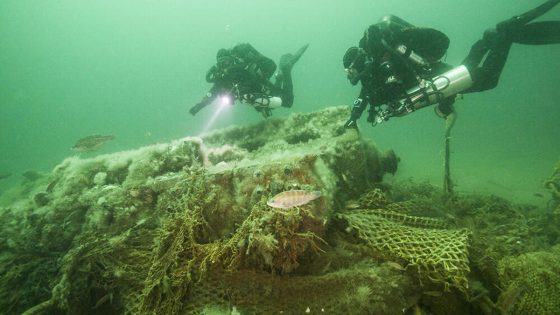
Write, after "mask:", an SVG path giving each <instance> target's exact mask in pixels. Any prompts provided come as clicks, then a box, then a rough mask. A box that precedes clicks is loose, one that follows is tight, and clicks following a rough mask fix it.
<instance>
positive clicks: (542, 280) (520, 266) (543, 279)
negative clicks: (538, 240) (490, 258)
mask: <svg viewBox="0 0 560 315" xmlns="http://www.w3.org/2000/svg"><path fill="white" fill-rule="evenodd" d="M558 261H560V246H556V247H554V248H553V250H552V251H550V252H546V251H541V252H533V253H527V254H523V255H519V256H517V257H506V258H504V259H502V260H500V262H499V263H498V272H499V273H500V277H501V286H502V287H503V290H504V291H503V293H502V295H501V296H500V299H499V300H498V306H499V307H500V308H501V309H502V310H504V311H505V312H507V314H512V315H513V314H535V315H540V314H542V315H544V314H557V313H558V310H559V309H560V267H559V265H558Z"/></svg>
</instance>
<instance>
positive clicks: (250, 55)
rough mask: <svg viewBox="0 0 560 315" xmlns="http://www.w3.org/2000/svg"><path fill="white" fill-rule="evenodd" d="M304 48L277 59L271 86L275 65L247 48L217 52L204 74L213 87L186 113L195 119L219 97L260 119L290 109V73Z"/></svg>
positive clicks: (252, 49)
mask: <svg viewBox="0 0 560 315" xmlns="http://www.w3.org/2000/svg"><path fill="white" fill-rule="evenodd" d="M308 46H309V44H307V45H305V46H303V47H302V48H300V49H299V50H298V51H297V52H296V53H295V54H293V55H292V54H285V55H282V57H280V62H279V65H278V72H277V73H276V80H275V83H274V84H273V83H272V82H270V78H271V77H272V75H273V74H274V72H275V71H276V64H275V63H274V61H272V59H270V58H268V57H265V56H264V55H262V54H261V53H260V52H258V51H257V50H256V49H255V48H254V47H253V46H251V45H250V44H247V43H245V44H239V45H236V46H235V47H233V48H231V49H220V50H219V51H218V53H217V55H216V61H217V63H216V64H215V65H214V66H212V67H211V68H210V69H209V70H208V72H207V73H206V81H207V82H208V83H213V86H212V87H211V88H210V90H209V91H208V93H207V94H206V96H204V97H203V98H202V100H201V101H200V102H199V103H197V104H196V105H194V106H193V107H191V108H190V110H189V112H190V113H191V114H192V115H195V114H196V113H198V112H199V111H200V110H201V109H202V108H204V107H206V106H208V105H210V104H211V103H212V102H213V101H214V100H215V99H216V98H217V97H219V96H227V97H228V98H229V100H230V102H231V103H232V104H233V102H235V101H236V100H239V101H241V102H243V103H247V104H250V105H252V106H254V108H255V109H256V110H257V111H258V112H260V113H261V114H262V115H263V116H264V117H269V116H270V115H271V113H272V109H274V108H278V107H280V106H282V107H288V108H289V107H292V105H293V102H294V94H293V83H292V76H291V70H292V67H293V66H294V64H295V63H296V62H297V61H298V60H299V58H300V57H301V55H303V53H304V52H305V50H307V47H308Z"/></svg>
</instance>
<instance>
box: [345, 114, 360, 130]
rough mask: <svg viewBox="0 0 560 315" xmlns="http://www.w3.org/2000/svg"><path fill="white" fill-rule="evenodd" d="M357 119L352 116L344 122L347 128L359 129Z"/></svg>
mask: <svg viewBox="0 0 560 315" xmlns="http://www.w3.org/2000/svg"><path fill="white" fill-rule="evenodd" d="M356 120H357V119H354V118H352V117H350V119H348V121H346V123H344V128H346V129H358V122H357V121H356Z"/></svg>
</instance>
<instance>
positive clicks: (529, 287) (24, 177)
mask: <svg viewBox="0 0 560 315" xmlns="http://www.w3.org/2000/svg"><path fill="white" fill-rule="evenodd" d="M540 3H541V1H511V0H495V1H483V0H471V1H466V0H458V1H447V2H446V1H423V2H411V1H406V0H391V1H389V0H375V1H372V0H369V1H366V0H355V1H346V2H342V1H331V0H328V1H322V0H304V1H303V0H299V1H296V0H282V1H270V0H228V1H226V0H205V1H202V0H189V1H186V0H185V1H179V0H175V1H147V0H141V1H132V0H124V1H109V0H101V1H90V0H84V1H71V0H60V1H27V0H25V1H16V0H5V1H0V69H1V71H0V147H1V149H2V150H1V153H0V314H13V313H22V312H25V313H24V314H26V315H30V314H49V313H52V312H55V313H56V312H59V313H63V314H201V313H202V314H272V313H278V312H285V314H291V313H298V314H301V313H323V312H326V313H329V312H330V313H331V314H336V313H338V314H343V313H347V314H402V313H403V312H404V313H405V314H450V313H454V314H461V315H462V314H485V315H497V314H529V313H531V314H550V311H551V310H557V309H559V307H560V302H559V301H560V276H558V275H560V270H559V269H558V264H557V263H556V262H557V261H558V259H560V247H559V245H558V240H559V239H560V230H559V228H558V226H559V223H560V141H559V137H558V135H560V123H559V121H560V106H559V105H560V101H559V100H560V90H559V89H558V81H559V79H560V62H559V60H558V56H560V45H535V46H528V45H520V44H513V46H512V48H511V51H510V53H509V58H508V60H507V63H506V65H505V69H504V71H503V73H502V76H501V78H500V81H499V84H498V86H497V87H496V88H494V89H491V90H488V91H484V92H481V93H472V94H465V95H461V96H460V97H458V98H457V101H456V103H455V105H454V107H455V110H456V113H457V119H456V121H455V124H454V127H453V130H452V131H451V133H450V135H449V137H448V138H447V140H448V141H449V142H448V143H449V144H450V151H446V147H445V143H446V142H445V140H446V129H445V120H444V119H441V118H440V117H438V116H437V115H436V114H435V113H434V110H433V108H432V107H430V108H427V109H422V110H418V111H416V112H414V113H411V114H409V115H406V116H404V117H392V118H391V119H390V120H388V121H386V122H382V123H379V124H377V125H376V126H372V125H370V124H369V123H368V122H367V121H366V117H367V112H365V113H364V115H362V118H361V119H360V120H359V121H358V130H359V131H357V130H354V129H344V128H343V124H344V121H346V119H347V118H348V115H349V114H350V106H351V105H352V102H353V101H354V100H355V99H356V98H357V97H358V95H359V93H360V84H358V85H357V86H352V85H351V84H350V83H349V82H348V80H347V78H346V72H345V69H344V66H343V62H342V58H343V56H344V54H345V52H346V50H347V49H348V48H349V47H351V46H357V45H358V42H359V40H360V38H362V36H363V34H364V31H365V30H366V28H367V27H368V26H369V25H371V24H374V23H377V22H378V21H379V20H380V18H381V17H383V16H385V15H388V14H393V15H396V16H398V17H400V18H402V19H404V20H406V21H408V22H410V23H412V24H413V25H415V26H420V27H430V28H434V29H437V30H439V31H441V32H443V33H445V34H446V35H447V36H448V37H449V38H450V40H451V41H450V46H449V49H448V50H447V53H446V55H445V57H444V60H443V61H444V62H446V63H448V64H451V65H453V66H456V65H459V64H460V63H461V62H462V61H463V59H464V58H465V57H466V56H467V54H468V53H469V50H470V49H471V45H473V44H474V43H475V42H476V41H477V40H479V39H480V38H481V37H482V35H483V33H484V32H485V30H487V29H489V28H491V27H494V26H495V25H496V23H498V22H499V21H503V20H506V19H508V18H510V17H512V16H514V15H516V14H520V13H522V12H525V11H527V10H529V9H531V8H533V7H535V6H537V5H538V4H540ZM545 20H556V21H557V20H560V6H558V7H555V8H553V9H552V10H551V11H549V12H547V13H546V14H545V15H543V16H542V17H539V18H538V19H537V21H545ZM240 43H250V44H251V45H252V46H253V47H254V48H256V49H257V50H258V51H259V52H260V53H262V54H263V55H264V56H267V57H269V58H271V59H272V60H274V61H275V62H276V63H277V64H278V62H279V60H280V57H281V56H282V55H284V54H286V53H294V52H296V51H297V50H298V49H301V47H302V46H303V47H305V46H304V45H306V44H309V47H308V48H307V50H306V51H305V53H304V54H303V55H301V58H300V59H299V60H298V62H297V64H295V66H294V67H293V69H292V73H291V74H292V79H293V89H294V97H295V99H294V103H293V106H292V107H291V108H282V107H281V108H277V109H274V110H272V117H269V118H264V117H263V116H262V115H261V114H260V113H258V112H256V111H255V110H254V109H253V108H252V107H251V106H249V105H247V104H243V103H241V102H236V103H235V104H232V105H226V106H219V104H217V103H218V102H216V104H211V105H209V106H207V107H206V108H204V109H202V110H201V111H200V112H198V113H197V114H196V116H193V115H191V114H190V113H189V109H190V108H191V107H192V106H193V105H195V104H197V103H198V102H199V101H200V100H201V98H203V97H204V96H205V95H206V93H207V92H208V90H209V89H210V87H211V84H210V83H207V82H206V80H205V75H206V73H207V71H208V69H209V68H210V67H212V66H213V65H214V64H216V54H217V52H218V51H219V50H220V49H222V48H232V47H233V46H235V45H237V44H240ZM304 50H305V49H304ZM445 156H448V157H449V158H450V159H449V162H450V164H449V169H448V170H449V171H450V179H451V183H452V185H453V190H454V194H453V195H451V196H450V195H445V194H442V186H444V185H445V184H444V172H445V169H444V157H445ZM543 277H546V279H549V280H547V281H542V279H544V278H543ZM201 279H202V280H201ZM458 310H460V312H459V311H458Z"/></svg>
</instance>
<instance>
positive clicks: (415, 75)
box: [343, 0, 560, 128]
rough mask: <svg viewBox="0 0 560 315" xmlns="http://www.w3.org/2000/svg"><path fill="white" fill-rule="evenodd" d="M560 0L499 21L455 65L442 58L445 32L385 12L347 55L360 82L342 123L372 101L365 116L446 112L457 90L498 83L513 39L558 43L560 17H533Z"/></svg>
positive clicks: (351, 74)
mask: <svg viewBox="0 0 560 315" xmlns="http://www.w3.org/2000/svg"><path fill="white" fill-rule="evenodd" d="M559 2H560V0H549V1H547V2H545V3H544V4H542V5H540V6H538V7H536V8H535V9H533V10H530V11H528V12H526V13H524V14H522V15H518V16H514V17H513V18H511V19H509V20H506V21H503V22H500V23H498V24H497V25H496V27H495V28H494V29H491V30H488V31H486V32H485V33H484V36H483V38H482V39H481V40H479V41H477V42H476V43H475V44H474V45H473V46H472V48H471V50H470V52H469V54H468V55H467V57H466V58H465V60H464V61H463V62H462V64H461V65H460V66H458V67H454V68H453V67H451V66H449V65H447V64H445V63H443V62H441V58H442V57H443V56H444V55H445V53H446V51H447V48H448V46H449V39H448V37H447V36H446V35H445V34H443V33H442V32H439V31H437V30H434V29H431V28H419V27H414V26H413V25H411V24H410V23H408V22H406V21H404V20H402V19H400V18H398V17H395V16H387V17H384V18H383V19H382V21H381V22H380V23H377V24H374V25H371V26H370V27H369V28H368V29H367V30H366V31H365V33H364V36H363V37H362V39H361V40H360V43H359V47H351V48H349V49H348V50H347V51H346V53H345V55H344V57H343V65H344V67H345V69H346V71H347V77H348V80H349V81H350V83H351V84H353V85H356V84H357V83H358V82H361V85H362V89H361V91H360V95H359V96H358V98H357V99H356V101H355V102H354V106H353V107H352V113H351V115H350V118H349V119H348V121H347V122H346V123H345V125H344V127H346V128H357V120H358V119H359V118H360V116H361V115H362V113H363V111H364V110H365V109H366V108H367V105H368V104H369V105H371V106H370V109H369V115H368V119H367V120H368V122H370V123H372V124H377V123H381V122H383V121H386V120H388V119H389V118H391V117H398V116H404V115H406V114H408V113H411V112H413V111H415V110H417V109H420V108H424V107H426V106H429V105H433V104H438V105H437V106H436V107H435V110H436V113H437V114H438V115H439V116H441V117H446V116H447V115H449V114H451V113H452V112H453V106H452V105H453V103H454V101H455V96H456V95H457V94H458V93H471V92H480V91H485V90H489V89H492V88H494V87H496V86H497V84H498V80H499V78H500V75H501V73H502V70H503V68H504V65H505V62H506V60H507V57H508V53H509V50H510V48H511V45H512V44H513V43H520V44H528V45H543V44H554V43H560V21H543V22H532V23H531V21H532V20H534V19H535V18H537V17H539V16H541V15H543V14H544V13H546V12H547V11H549V10H550V9H552V8H553V7H554V6H555V5H557V4H558V3H559ZM483 60H484V61H483Z"/></svg>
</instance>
